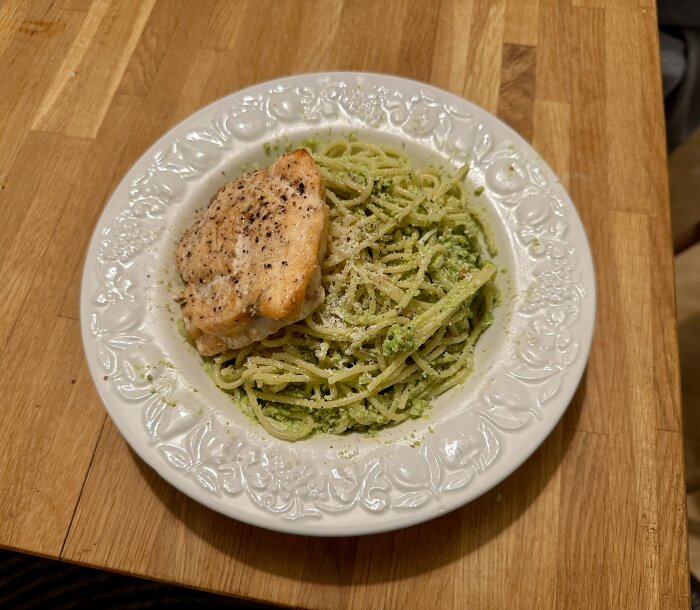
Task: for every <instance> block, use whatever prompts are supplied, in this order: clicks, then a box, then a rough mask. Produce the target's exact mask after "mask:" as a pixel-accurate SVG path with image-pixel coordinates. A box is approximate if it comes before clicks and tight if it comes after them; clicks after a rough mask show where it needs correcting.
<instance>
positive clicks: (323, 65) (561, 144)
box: [0, 0, 688, 610]
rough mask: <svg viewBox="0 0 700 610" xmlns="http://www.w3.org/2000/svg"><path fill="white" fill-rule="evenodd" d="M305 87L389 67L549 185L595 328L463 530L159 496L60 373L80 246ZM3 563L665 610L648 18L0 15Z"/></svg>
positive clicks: (170, 4) (215, 6)
mask: <svg viewBox="0 0 700 610" xmlns="http://www.w3.org/2000/svg"><path fill="white" fill-rule="evenodd" d="M317 70H365V71H373V72H387V73H392V74H398V75H402V76H406V77H410V78H414V79H418V80H422V81H426V82H429V83H432V84H434V85H437V86H439V87H443V88H445V89H448V90H450V91H452V92H455V93H457V94H459V95H462V96H464V97H466V98H468V99H470V100H473V101H474V102H476V103H477V104H480V105H482V106H483V107H484V108H486V109H487V110H489V111H491V112H494V113H497V114H498V115H499V116H501V117H503V118H504V119H505V120H506V121H507V122H508V123H510V124H511V125H512V126H513V127H514V128H516V129H517V130H519V131H520V133H522V134H523V135H524V136H525V137H526V138H528V139H529V140H531V141H532V142H533V144H534V146H535V147H536V148H537V149H538V150H539V151H540V152H541V153H542V155H543V156H544V157H545V158H546V159H547V161H549V163H550V164H551V165H552V166H553V167H554V169H555V170H556V171H557V172H558V174H559V176H560V177H561V179H562V180H563V181H564V183H565V184H566V185H567V187H568V189H569V191H570V193H571V195H572V197H573V199H574V201H575V202H576V205H577V207H578V210H579V213H580V214H581V216H582V218H583V222H584V224H585V226H586V229H587V231H588V235H589V238H590V240H591V244H592V247H593V253H594V257H595V259H596V264H597V273H598V290H599V293H598V294H599V301H598V319H597V330H596V336H595V339H594V343H593V348H592V352H591V357H590V362H589V366H588V371H587V374H586V376H585V378H584V380H583V382H582V384H581V386H580V389H579V391H578V392H577V394H576V397H575V399H574V400H573V402H572V404H571V406H570V407H569V410H568V411H567V413H566V416H565V417H564V419H563V421H562V422H561V424H560V425H559V426H558V427H557V428H556V429H555V431H554V432H553V433H552V435H551V436H550V437H549V439H548V440H547V441H546V442H545V443H544V445H543V446H542V447H541V448H540V449H539V451H537V453H536V454H535V455H534V456H533V457H532V458H531V459H530V460H528V462H527V463H526V464H525V465H524V466H523V467H522V468H520V469H519V470H518V471H517V473H516V474H514V475H513V476H511V477H510V478H509V479H508V480H506V481H505V482H504V483H502V484H501V485H499V486H498V487H497V488H495V489H494V490H493V491H491V492H490V493H488V494H486V495H485V496H483V497H481V498H480V499H478V500H477V501H475V502H473V503H471V504H470V505H468V506H466V507H464V508H463V509H461V510H458V511H455V512H453V513H451V514H448V515H446V516H443V517H442V518H440V519H436V520H434V521H432V522H430V523H426V524H424V525H421V526H417V527H413V528H410V529H407V530H404V531H399V532H396V533H392V534H385V535H378V536H370V537H364V538H349V539H310V538H303V537H294V536H287V535H281V534H276V533H271V532H267V531H264V530H261V529H257V528H255V527H251V526H247V525H242V524H240V523H237V522H235V521H233V520H230V519H227V518H224V517H221V516H219V515H217V514H215V513H213V512H211V511H210V510H208V509H206V508H203V507H202V506H199V505H197V504H196V503H194V502H193V501H191V500H189V499H188V498H186V497H185V496H184V495H182V494H181V493H179V492H177V491H176V490H175V489H173V488H172V487H170V486H169V485H168V484H166V483H165V482H164V481H162V480H161V479H160V478H159V477H158V476H156V475H155V474H154V472H152V471H151V470H150V469H149V468H148V467H147V466H145V465H144V464H143V463H142V462H141V461H140V460H139V459H138V458H137V457H136V456H135V455H134V454H133V453H132V452H131V451H130V450H129V449H128V447H127V445H126V443H125V442H124V441H123V440H122V439H121V437H120V436H119V434H118V433H117V431H116V430H115V428H114V426H113V425H112V424H111V423H110V421H109V420H108V418H107V417H106V415H105V410H104V409H103V407H102V405H101V404H100V401H99V399H98V397H97V394H96V393H95V390H94V388H93V384H92V381H91V379H90V376H89V374H88V371H87V367H86V365H85V361H84V358H83V350H82V345H81V340H80V333H79V326H80V323H79V311H78V298H79V280H80V275H81V267H82V262H83V256H84V252H85V249H86V247H87V244H88V241H89V239H90V234H91V232H92V228H93V225H94V223H95V221H96V219H97V217H98V215H99V213H100V210H101V208H102V206H103V205H104V203H105V201H106V199H107V197H108V196H109V194H110V192H111V191H112V189H113V188H114V187H115V185H116V184H117V182H118V181H119V180H120V178H121V176H122V175H123V174H124V172H125V171H126V170H127V169H128V168H129V167H130V166H131V164H132V163H133V162H134V161H135V160H136V159H137V157H139V156H140V155H141V153H142V152H143V151H144V150H145V149H146V148H147V147H148V146H149V145H150V144H151V143H152V142H153V141H154V140H155V139H156V138H157V137H158V136H160V135H161V134H163V133H164V132H165V131H166V130H167V129H169V128H170V127H171V126H172V125H174V124H175V123H176V122H178V121H180V120H181V119H182V118H184V117H186V116H187V115H189V114H190V113H191V112H193V111H194V110H196V109H197V108H199V107H201V106H202V105H204V104H206V103H208V102H210V101H212V100H214V99H216V98H218V97H220V96H223V95H225V94H227V93H230V92H232V91H236V90H238V89H240V88H242V87H245V86H247V85H249V84H252V83H255V82H259V81H262V80H266V79H270V78H274V77H277V76H282V75H288V74H293V73H299V72H308V71H317ZM0 143H1V145H0V203H1V206H2V208H1V209H2V216H1V218H2V220H0V286H2V288H3V298H2V300H1V301H0V349H2V366H1V367H0V396H1V397H2V399H1V401H0V405H1V407H0V439H1V441H2V442H1V446H2V449H3V457H2V461H1V462H0V545H2V546H5V547H8V548H14V549H19V550H21V551H24V552H28V553H37V554H41V555H46V556H49V557H55V558H61V559H64V560H67V561H74V562H79V563H84V564H87V565H91V566H99V567H102V568H106V569H109V570H118V571H123V572H128V573H131V574H138V575H141V576H146V577H149V578H154V579H160V580H165V581H170V582H175V583H180V584H184V585H188V586H193V587H202V588H205V589H211V590H213V591H218V592H223V593H227V594H232V595H237V596H243V597H249V598H255V599H259V600H266V601H269V602H272V603H279V604H285V605H291V606H301V607H305V608H306V607H308V608H332V609H334V610H335V609H338V608H360V609H365V608H417V609H421V608H450V607H455V608H466V607H471V608H489V609H493V608H528V609H529V608H538V609H539V608H613V607H615V608H617V607H619V608H663V609H669V608H687V607H688V565H687V551H686V547H687V541H686V521H685V495H684V484H683V456H682V448H681V417H680V404H679V390H678V387H679V383H678V356H677V347H676V326H675V318H674V286H673V268H672V257H671V240H670V231H669V213H668V196H667V173H666V154H665V145H664V127H663V114H662V102H661V84H660V76H659V57H658V44H657V26H656V16H655V8H654V2H653V0H573V2H569V1H564V0H478V1H477V0H474V1H471V2H470V1H466V0H441V1H440V2H438V1H436V2H429V1H427V0H394V1H391V2H380V1H373V0H363V1H356V0H345V1H343V0H323V1H317V2H313V1H312V0H294V1H291V0H277V1H274V0H265V1H262V0H250V1H249V2H226V1H218V2H217V1H214V0H197V1H196V2H192V1H189V0H180V1H177V0H157V1H156V0H94V1H92V0H63V1H57V0H35V1H32V2H24V1H21V0H5V1H4V2H0Z"/></svg>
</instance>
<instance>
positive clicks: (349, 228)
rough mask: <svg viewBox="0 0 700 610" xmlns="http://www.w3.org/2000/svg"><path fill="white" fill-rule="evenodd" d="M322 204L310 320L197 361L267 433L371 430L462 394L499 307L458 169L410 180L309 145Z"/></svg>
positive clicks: (357, 145) (330, 146) (396, 168)
mask: <svg viewBox="0 0 700 610" xmlns="http://www.w3.org/2000/svg"><path fill="white" fill-rule="evenodd" d="M309 149H310V151H311V152H312V154H313V157H314V160H315V161H316V163H317V165H318V166H319V168H320V170H321V173H322V175H323V178H324V182H325V186H326V198H327V202H328V205H329V207H330V223H329V229H328V233H329V249H328V254H327V255H326V258H325V260H324V262H323V265H322V271H323V286H324V288H325V290H326V299H325V301H324V303H323V304H322V305H321V306H320V307H319V308H318V309H317V310H316V311H314V312H313V313H312V314H311V315H310V316H309V317H308V318H307V319H305V320H303V321H301V322H297V323H295V324H291V325H289V326H286V327H285V328H283V329H282V330H280V331H279V332H278V333H276V334H275V335H272V336H270V337H267V338H266V339H263V340H261V341H258V342H256V343H254V344H253V345H249V346H247V347H244V348H242V349H240V350H236V351H231V352H227V353H225V354H221V355H219V356H215V357H213V358H208V359H206V360H207V362H208V363H209V365H210V370H211V374H212V377H213V379H214V381H215V382H216V384H217V385H218V386H219V387H220V388H221V389H222V390H224V391H226V392H228V393H230V394H232V395H233V396H234V397H235V398H236V399H237V400H238V401H241V402H243V403H244V404H247V405H248V406H249V407H250V409H251V410H252V411H253V413H254V414H255V416H256V417H257V419H258V420H259V421H260V422H261V423H262V425H263V426H264V427H265V429H266V430H267V431H268V432H269V433H270V434H272V435H274V436H276V437H278V438H282V439H287V440H296V439H300V438H303V437H305V436H308V435H309V434H311V433H313V432H314V431H317V430H319V431H324V432H331V433H334V434H340V433H343V432H345V431H348V430H358V431H370V432H371V431H374V430H376V429H378V428H381V427H382V426H385V425H387V424H391V423H395V422H399V421H402V420H404V419H406V418H409V417H418V416H420V415H421V414H422V413H423V411H424V410H425V409H426V408H427V407H428V406H429V404H430V403H429V401H430V400H431V399H432V398H434V397H436V396H438V395H439V394H441V393H443V392H445V391H446V390H448V389H449V388H451V387H453V386H455V385H457V384H459V383H461V382H462V381H464V379H465V378H466V377H467V375H468V374H469V372H470V371H471V370H472V366H473V362H472V359H473V351H474V344H475V343H476V340H477V339H478V337H479V335H480V334H481V333H482V332H483V331H484V330H485V329H486V328H487V327H488V326H489V325H490V324H491V322H492V319H493V317H492V310H493V307H494V305H495V303H496V300H497V292H496V288H495V286H494V284H493V278H494V274H495V272H496V267H495V266H494V265H493V264H492V263H491V262H490V261H489V260H487V258H485V256H484V253H483V250H484V248H482V243H484V244H485V245H486V249H487V250H488V252H489V254H490V255H494V254H495V245H494V242H493V237H492V236H491V233H490V231H489V229H488V227H486V226H485V225H484V222H483V220H482V218H481V216H480V215H479V214H478V213H477V212H476V211H475V210H473V209H472V207H471V205H470V203H469V198H468V193H467V188H468V187H467V185H466V184H465V182H464V178H465V175H466V173H467V167H466V166H465V167H463V168H462V169H460V170H459V171H457V172H456V173H455V174H454V175H453V176H451V177H448V176H446V175H444V172H443V171H441V170H439V169H437V168H434V167H427V168H423V169H414V168H413V167H412V166H411V164H410V162H409V159H408V157H407V156H406V155H405V154H403V153H401V152H398V151H396V150H392V149H389V148H383V147H379V146H374V145H372V144H367V143H361V142H356V141H351V140H350V139H347V138H339V139H336V140H333V141H332V142H330V143H327V144H316V143H310V144H309Z"/></svg>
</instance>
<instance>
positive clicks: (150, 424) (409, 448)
mask: <svg viewBox="0 0 700 610" xmlns="http://www.w3.org/2000/svg"><path fill="white" fill-rule="evenodd" d="M309 128H318V129H319V131H320V130H322V129H331V130H332V131H334V132H339V131H343V130H345V131H347V130H364V131H363V133H365V132H366V133H376V134H379V136H381V134H384V133H385V134H388V136H389V135H390V136H391V137H393V138H394V140H393V141H397V140H400V141H405V142H408V143H411V145H413V146H414V147H415V146H419V147H422V148H424V149H425V150H427V151H431V152H434V153H436V154H438V155H440V156H441V157H442V158H443V159H448V160H449V161H450V162H452V163H463V162H469V163H470V164H471V167H472V169H471V170H470V175H472V176H474V180H475V181H476V183H478V184H480V186H482V187H483V194H482V195H480V197H483V201H486V202H488V206H489V218H490V221H491V222H492V223H494V222H496V223H498V229H499V231H500V235H501V239H500V242H501V244H500V245H501V247H502V248H504V247H505V249H506V250H507V252H506V253H505V254H506V260H508V261H509V262H510V265H511V267H512V268H511V269H510V270H509V273H510V279H511V280H512V291H511V292H510V293H508V294H509V296H508V299H509V300H508V303H507V308H508V309H509V313H508V316H507V320H505V321H504V322H503V324H502V327H501V328H493V329H491V330H490V331H489V333H491V334H492V336H496V335H497V334H499V333H500V335H502V336H500V337H498V341H500V343H499V348H498V350H496V351H495V352H494V354H495V356H494V357H493V358H492V360H491V361H490V364H489V367H488V369H487V370H482V371H480V372H478V379H475V380H472V381H471V382H470V383H471V390H470V391H469V392H466V390H465V391H462V392H461V393H460V392H457V393H456V395H453V396H452V397H451V398H446V399H445V400H446V404H447V403H449V405H453V406H452V407H450V408H446V409H439V410H436V414H435V415H434V416H432V417H433V418H432V419H431V420H430V421H427V422H425V423H424V424H421V425H422V426H423V428H422V431H421V432H420V433H419V434H417V435H415V434H414V435H412V436H410V437H406V438H405V439H401V438H400V437H398V436H396V435H395V434H394V435H393V436H391V437H390V438H388V440H387V441H386V442H382V440H383V439H381V438H380V439H379V440H374V441H372V442H365V441H364V440H354V441H348V440H347V439H346V440H345V441H342V442H336V443H335V449H334V448H333V447H334V445H333V443H334V440H333V439H331V438H326V439H315V440H314V441H312V442H307V441H302V442H300V443H296V444H289V443H285V442H283V441H279V440H277V439H273V438H271V437H269V436H267V435H266V434H265V433H264V432H263V431H262V429H261V428H260V427H259V426H256V425H255V424H254V423H248V424H246V425H241V424H240V422H239V423H238V425H235V426H231V425H229V422H227V421H226V419H227V417H226V414H223V415H222V413H221V409H220V408H218V407H217V406H214V405H212V404H208V402H207V400H206V393H205V392H198V389H197V388H196V387H194V386H193V385H192V383H191V382H190V379H189V378H188V366H189V367H191V366H192V363H191V362H189V363H187V362H185V360H184V359H181V360H182V361H175V362H172V361H171V360H172V358H173V356H172V354H171V353H169V352H168V350H167V348H166V347H165V345H164V342H163V340H162V337H161V336H160V335H159V334H158V332H154V330H157V329H158V328H159V327H158V325H157V324H156V323H155V322H154V320H153V317H152V316H153V313H152V311H151V309H152V308H151V307H149V305H148V304H149V302H151V301H153V299H154V298H156V297H154V294H155V293H153V290H152V288H151V287H150V286H151V284H152V283H153V281H152V280H151V279H150V274H149V270H151V269H152V268H153V267H152V263H153V257H154V253H156V252H159V251H161V250H162V248H161V250H159V247H160V244H162V242H163V241H164V240H166V239H168V238H172V237H173V236H172V235H171V234H170V233H172V230H173V229H172V226H173V219H174V218H175V216H176V215H177V213H178V210H179V209H180V208H182V207H183V206H185V205H186V203H187V202H188V201H189V202H190V204H191V201H190V200H191V193H192V192H193V190H194V188H195V187H196V186H197V185H198V184H202V183H204V181H206V180H211V179H212V176H216V175H217V174H219V170H220V168H221V167H222V164H229V165H230V164H231V162H232V160H235V159H236V157H237V155H239V154H243V153H244V152H246V151H248V152H249V151H250V150H251V149H252V147H259V146H261V144H262V143H263V142H265V141H267V140H269V139H270V138H271V137H277V136H280V135H282V136H284V135H285V134H286V133H293V132H294V130H295V129H296V130H297V131H298V130H299V129H307V130H308V129H309ZM388 136H387V137H388ZM219 181H223V179H222V178H220V177H219ZM190 207H191V206H190ZM594 290H595V287H594V278H593V268H592V262H591V257H590V251H589V248H588V244H587V241H586V238H585V234H584V232H583V228H582V226H581V223H580V221H579V219H578V216H577V214H576V211H575V208H574V206H573V204H572V203H571V201H570V199H569V198H568V196H567V194H566V193H565V191H564V190H563V189H562V187H561V185H560V184H559V183H558V181H557V180H556V178H555V177H554V176H553V174H552V172H551V170H549V168H547V167H546V165H545V164H544V162H542V161H541V160H540V159H539V157H538V156H537V154H536V153H535V152H534V151H533V150H532V149H531V148H530V147H529V146H528V145H527V144H526V143H525V142H524V141H523V140H522V139H521V138H519V136H517V134H515V133H514V132H512V131H511V130H510V129H508V128H507V127H506V126H505V125H503V124H502V123H501V122H500V121H498V120H497V119H495V118H494V117H492V116H491V115H489V114H488V113H486V112H484V111H483V110H481V109H479V108H477V107H475V106H474V105H472V104H470V103H469V102H466V101H465V100H462V99H460V98H456V97H455V96H452V95H450V94H448V93H446V92H444V91H441V90H438V89H435V88H433V87H430V86H428V85H423V84H420V83H416V82H413V81H407V80H403V79H397V78H393V77H386V76H381V75H370V74H354V73H328V74H313V75H303V76H297V77H290V78H287V79H281V80H279V81H274V82H271V83H264V84H262V85H257V86H255V87H252V88H250V89H247V90H245V91H242V92H239V93H236V94H233V95H231V96H229V97H227V98H224V99H222V100H219V101H218V102H216V103H214V104H212V105H211V106H209V107H207V108H205V109H203V110H201V111H199V112H198V113H196V114H195V115H193V116H192V117H190V118H189V119H187V120H186V121H185V122H184V123H182V124H181V125H179V126H177V127H175V128H174V129H173V130H171V131H170V132H169V133H168V134H166V135H165V136H164V137H163V138H162V139H161V140H160V141H159V142H158V143H156V144H155V145H154V147H153V148H152V149H151V150H150V151H148V152H147V153H146V154H145V155H144V157H143V158H142V159H141V160H139V161H138V162H137V163H136V165H135V166H134V168H133V169H132V170H131V171H130V173H129V174H128V175H127V176H126V177H125V179H124V181H123V182H122V183H121V185H120V186H119V187H118V188H117V190H116V191H115V193H114V195H113V196H112V198H111V200H110V202H109V203H108V205H107V207H106V209H105V212H104V213H103V216H102V218H101V219H100V221H99V223H98V226H97V228H96V229H95V233H94V236H93V240H92V243H91V246H90V251H89V253H88V257H87V260H86V265H85V271H84V277H83V288H82V296H81V318H82V326H83V339H84V343H85V351H86V354H87V359H88V363H89V365H90V370H91V372H92V375H93V377H94V379H95V383H96V385H97V387H98V390H99V391H100V394H101V396H102V399H103V401H104V403H105V405H106V407H107V410H108V411H109V413H110V416H111V417H112V419H113V421H114V422H115V424H116V425H117V426H118V427H119V429H120V431H121V432H122V434H123V435H124V436H125V438H126V439H127V440H128V441H129V443H130V444H131V445H132V447H133V448H134V449H135V450H136V452H137V453H138V454H139V455H140V456H141V457H142V458H143V459H144V460H145V461H146V462H148V463H149V464H150V465H151V466H152V467H154V468H155V469H156V470H157V471H158V472H159V473H160V474H161V475H162V476H163V477H164V478H166V479H167V480H168V481H170V482H171V483H172V484H173V485H175V486H176V487H178V488H179V489H181V490H182V491H183V492H185V493H187V494H188V495H190V496H192V497H193V498H195V499H196V500H198V501H200V502H202V503H203V504H206V505H208V506H210V507H211V508H214V509H215V510H218V511H220V512H222V513H224V514H227V515H230V516H232V517H235V518H238V519H241V520H243V521H247V522H249V523H254V524H256V525H261V526H263V527H267V528H270V529H277V530H281V531H287V532H293V533H306V534H315V535H352V534H361V533H369V532H375V531H383V530H390V529H394V528H398V527H404V526H406V525H410V524H413V523H418V522H420V521H423V520H426V519H429V518H431V517H434V516H436V515H439V514H441V513H442V512H445V511H447V510H451V509H453V508H456V507H458V506H460V505H462V504H464V503H465V502H468V501H470V500H471V499H473V498H475V497H477V496H478V495H480V494H481V493H483V492H484V491H486V490H488V489H489V488H491V487H492V486H493V485H495V484H496V483H498V482H499V481H500V480H502V479H503V478H504V477H505V476H507V475H508V474H509V473H510V472H512V471H513V470H514V469H515V468H516V467H517V466H518V465H519V464H520V463H521V462H522V461H523V460H524V459H525V458H526V457H527V456H528V455H530V453H531V452H532V451H534V449H536V448H537V446H539V444H540V443H541V442H542V441H543V440H544V438H546V436H547V434H548V433H549V432H550V430H551V428H552V427H553V426H554V425H555V424H556V422H557V421H558V419H559V418H560V417H561V415H562V413H563V412H564V410H565V408H566V406H567V404H568V402H569V400H570V398H571V396H572V394H573V391H574V390H575V388H576V386H577V384H578V381H579V379H580V377H581V375H582V372H583V369H584V366H585V361H586V358H587V355H588V349H589V345H590V340H591V335H592V330H593V318H594V311H595V293H594ZM160 298H161V299H162V298H163V297H162V296H161V297H160ZM149 299H150V301H149ZM494 349H495V348H494ZM144 362H148V363H150V365H149V375H148V377H144V375H143V374H142V372H141V371H142V367H143V363H144ZM190 370H191V369H190ZM475 375H477V373H475ZM449 405H448V406H449ZM339 447H343V449H342V450H339Z"/></svg>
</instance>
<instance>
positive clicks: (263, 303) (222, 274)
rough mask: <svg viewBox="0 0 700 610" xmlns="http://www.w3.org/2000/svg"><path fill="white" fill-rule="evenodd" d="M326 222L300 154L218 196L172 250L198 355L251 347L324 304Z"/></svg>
mask: <svg viewBox="0 0 700 610" xmlns="http://www.w3.org/2000/svg"><path fill="white" fill-rule="evenodd" d="M327 224H328V206H327V205H326V203H325V190H324V187H323V182H322V179H321V174H320V172H319V170H318V168H317V167H316V164H315V163H314V161H313V159H312V158H311V155H309V153H308V152H307V151H306V150H303V149H299V150H295V151H292V152H290V153H288V154H286V155H284V156H282V157H281V158H280V159H279V160H277V161H276V162H275V163H274V164H273V165H271V166H270V167H268V168H267V169H263V170H260V171H257V172H254V173H251V174H247V175H245V176H243V177H241V178H239V179H238V180H234V181H233V182H229V183H228V184H226V185H225V186H223V187H222V188H221V189H220V190H219V191H218V192H217V193H216V195H215V196H214V197H213V199H212V200H211V203H210V204H209V207H208V209H207V211H206V212H205V214H204V216H203V217H202V218H201V219H200V220H198V221H197V222H195V223H194V224H193V225H192V226H191V227H190V228H189V229H188V230H187V231H186V232H185V234H184V235H183V237H182V240H181V241H180V245H179V247H178V250H177V267H178V270H179V271H180V273H181V275H182V277H183V279H184V280H185V283H186V286H185V290H184V291H183V294H182V302H181V304H180V306H181V309H182V316H183V320H184V323H185V329H186V331H187V334H188V336H189V337H190V339H192V340H193V341H195V343H196V345H197V349H198V350H199V352H200V353H201V354H202V355H204V356H212V355H214V354H218V353H220V352H223V351H225V350H227V349H238V348H241V347H244V346H246V345H249V344H250V343H253V342H254V341H258V340H259V339H262V338H264V337H266V336H268V335H270V334H272V333H274V332H276V331H277V330H279V329H280V328H282V327H283V326H286V325H287V324H291V323H292V322H296V321H298V320H301V319H303V318H305V317H306V316H307V315H308V314H309V313H311V312H312V311H313V310H314V309H315V308H316V307H318V306H319V305H320V304H321V303H322V302H323V299H324V296H325V294H324V291H323V287H322V286H321V270H320V266H319V265H320V262H321V259H322V258H323V256H324V254H325V249H326V229H327Z"/></svg>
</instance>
